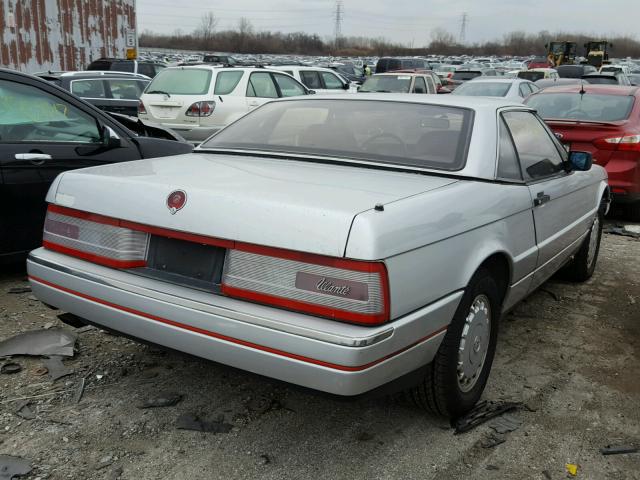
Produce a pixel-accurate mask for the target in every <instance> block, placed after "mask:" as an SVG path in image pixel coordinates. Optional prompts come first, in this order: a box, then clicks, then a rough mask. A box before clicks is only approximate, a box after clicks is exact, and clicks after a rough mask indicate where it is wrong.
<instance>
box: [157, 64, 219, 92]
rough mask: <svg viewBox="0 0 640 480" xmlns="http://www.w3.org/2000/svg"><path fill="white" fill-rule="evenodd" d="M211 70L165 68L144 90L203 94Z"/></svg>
mask: <svg viewBox="0 0 640 480" xmlns="http://www.w3.org/2000/svg"><path fill="white" fill-rule="evenodd" d="M210 81H211V70H202V69H198V68H179V69H178V68H176V69H173V68H171V69H165V70H163V71H162V72H160V73H159V74H158V75H157V76H156V77H155V78H154V79H153V80H152V81H151V83H150V84H149V86H148V87H147V89H146V90H145V91H146V92H154V91H157V92H166V93H169V94H171V95H204V94H205V93H207V92H208V91H209V82H210Z"/></svg>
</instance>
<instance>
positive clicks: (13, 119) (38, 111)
mask: <svg viewBox="0 0 640 480" xmlns="http://www.w3.org/2000/svg"><path fill="white" fill-rule="evenodd" d="M99 141H100V133H99V131H98V125H97V123H96V120H95V118H93V117H91V116H90V115H87V114H86V113H84V112H82V111H81V110H80V109H78V108H76V107H74V106H73V105H71V104H69V103H67V102H66V101H64V100H62V99H61V98H58V97H55V96H53V95H51V94H49V93H47V92H45V91H44V90H40V89H39V88H36V87H34V86H31V85H24V84H21V83H15V82H8V81H5V80H0V144H2V143H19V142H24V143H37V142H46V143H51V142H60V143H98V142H99Z"/></svg>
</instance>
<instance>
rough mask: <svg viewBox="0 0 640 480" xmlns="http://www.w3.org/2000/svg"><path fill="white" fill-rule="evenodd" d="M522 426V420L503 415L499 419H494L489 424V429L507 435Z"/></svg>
mask: <svg viewBox="0 0 640 480" xmlns="http://www.w3.org/2000/svg"><path fill="white" fill-rule="evenodd" d="M521 425H522V420H520V419H519V418H516V417H514V416H513V415H509V414H504V415H502V416H501V417H498V418H496V419H495V420H494V421H493V422H491V423H490V424H489V428H492V429H493V430H495V431H496V433H500V434H502V433H509V432H513V431H514V430H517V429H518V428H520V426H521Z"/></svg>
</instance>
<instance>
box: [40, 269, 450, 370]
mask: <svg viewBox="0 0 640 480" xmlns="http://www.w3.org/2000/svg"><path fill="white" fill-rule="evenodd" d="M29 280H30V281H34V282H37V283H40V284H42V285H46V286H48V287H51V288H55V289H56V290H60V291H61V292H65V293H68V294H71V295H75V296H77V297H80V298H84V299H85V300H89V301H91V302H94V303H99V304H100V305H104V306H106V307H110V308H114V309H116V310H120V311H123V312H126V313H131V314H132V315H137V316H139V317H143V318H146V319H148V320H153V321H155V322H158V323H163V324H165V325H171V326H172V327H176V328H180V329H183V330H188V331H190V332H194V333H199V334H201V335H206V336H207V337H211V338H216V339H218V340H223V341H225V342H229V343H235V344H237V345H242V346H244V347H248V348H252V349H254V350H260V351H262V352H267V353H273V354H275V355H280V356H282V357H287V358H292V359H294V360H299V361H301V362H306V363H312V364H314V365H319V366H321V367H326V368H331V369H333V370H340V371H343V372H360V371H363V370H367V369H368V368H371V367H373V366H375V365H377V364H379V363H382V362H384V361H385V360H388V359H390V358H392V357H395V356H397V355H400V354H401V353H404V352H406V351H407V350H409V349H411V348H413V347H415V346H418V345H419V344H421V343H423V342H426V341H427V340H429V339H431V338H433V337H435V336H436V335H439V334H440V333H442V332H444V331H446V330H447V326H445V327H442V328H440V329H438V330H436V331H435V332H432V333H430V334H429V335H427V336H425V337H422V338H421V339H419V340H417V341H416V342H414V343H412V344H410V345H407V346H406V347H404V348H401V349H400V350H397V351H395V352H393V353H390V354H389V355H385V356H384V357H382V358H379V359H377V360H374V361H373V362H369V363H367V364H365V365H358V366H348V365H338V364H335V363H330V362H325V361H324V360H317V359H315V358H310V357H305V356H304V355H298V354H297V353H290V352H285V351H284V350H278V349H276V348H271V347H266V346H264V345H259V344H257V343H253V342H247V341H246V340H240V339H238V338H233V337H229V336H227V335H222V334H220V333H216V332H212V331H209V330H205V329H203V328H199V327H193V326H191V325H186V324H184V323H180V322H176V321H174V320H168V319H166V318H162V317H158V316H156V315H152V314H149V313H145V312H141V311H140V310H135V309H133V308H129V307H123V306H121V305H117V304H115V303H111V302H109V301H107V300H102V299H100V298H96V297H92V296H91V295H86V294H84V293H81V292H77V291H75V290H71V289H70V288H66V287H63V286H61V285H57V284H55V283H52V282H49V281H47V280H44V279H42V278H39V277H36V276H33V275H30V276H29Z"/></svg>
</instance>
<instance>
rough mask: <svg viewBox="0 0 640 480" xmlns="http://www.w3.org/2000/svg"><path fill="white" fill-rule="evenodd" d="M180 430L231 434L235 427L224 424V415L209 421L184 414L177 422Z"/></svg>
mask: <svg viewBox="0 0 640 480" xmlns="http://www.w3.org/2000/svg"><path fill="white" fill-rule="evenodd" d="M176 428H177V429H178V430H195V431H197V432H211V433H229V432H230V431H231V429H232V428H233V425H231V424H229V423H224V415H219V416H218V418H217V419H216V420H213V421H208V420H203V419H201V418H200V417H199V416H198V415H195V414H191V413H184V414H182V415H180V416H179V417H178V420H176Z"/></svg>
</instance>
